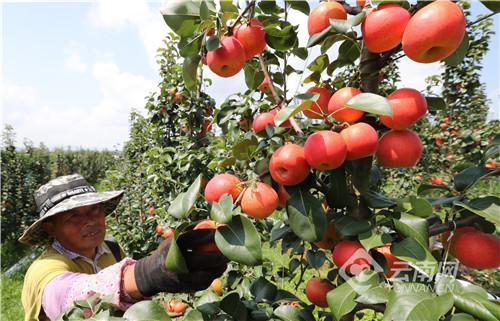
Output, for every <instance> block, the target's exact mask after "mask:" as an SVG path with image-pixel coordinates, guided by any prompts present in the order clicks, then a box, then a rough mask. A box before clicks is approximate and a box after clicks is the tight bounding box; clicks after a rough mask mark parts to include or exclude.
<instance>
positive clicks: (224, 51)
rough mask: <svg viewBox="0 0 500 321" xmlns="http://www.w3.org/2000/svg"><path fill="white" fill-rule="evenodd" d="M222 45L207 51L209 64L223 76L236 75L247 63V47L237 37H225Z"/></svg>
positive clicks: (221, 42) (216, 72)
mask: <svg viewBox="0 0 500 321" xmlns="http://www.w3.org/2000/svg"><path fill="white" fill-rule="evenodd" d="M220 44H221V47H220V48H217V49H215V50H213V51H209V52H208V53H207V65H208V67H209V68H210V70H212V71H213V72H214V73H215V74H217V75H219V76H221V77H231V76H234V75H236V74H237V73H238V72H239V71H240V70H241V69H242V68H243V65H244V64H245V49H244V48H243V46H242V45H241V43H240V42H239V41H238V39H236V38H235V37H223V38H222V39H221V41H220Z"/></svg>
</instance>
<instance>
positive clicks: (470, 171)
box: [453, 166, 490, 192]
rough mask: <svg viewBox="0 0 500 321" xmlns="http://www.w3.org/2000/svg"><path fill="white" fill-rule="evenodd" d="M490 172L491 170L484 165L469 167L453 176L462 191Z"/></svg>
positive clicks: (456, 186) (457, 187) (458, 188)
mask: <svg viewBox="0 0 500 321" xmlns="http://www.w3.org/2000/svg"><path fill="white" fill-rule="evenodd" d="M488 173H490V171H489V170H488V169H487V168H486V167H484V166H477V167H469V168H467V169H465V170H463V171H461V172H460V173H458V174H457V175H455V177H453V184H454V185H455V189H456V190H457V191H459V192H462V191H464V190H466V189H467V188H469V187H471V186H472V185H473V184H474V183H475V182H476V181H478V180H479V179H481V178H482V177H484V176H486V175H488Z"/></svg>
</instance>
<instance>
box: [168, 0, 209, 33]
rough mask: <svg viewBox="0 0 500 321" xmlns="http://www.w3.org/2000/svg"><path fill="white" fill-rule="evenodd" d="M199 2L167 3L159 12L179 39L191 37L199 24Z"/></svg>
mask: <svg viewBox="0 0 500 321" xmlns="http://www.w3.org/2000/svg"><path fill="white" fill-rule="evenodd" d="M200 4H201V1H192V0H191V1H190V0H186V1H168V2H167V4H166V6H165V7H164V8H163V9H162V10H161V14H162V15H163V19H164V20H165V22H166V23H167V25H168V26H169V27H170V29H172V31H173V32H175V33H176V34H178V35H179V36H181V37H185V36H190V35H192V34H193V33H194V32H195V31H196V29H197V27H198V25H199V24H200V22H201V21H200Z"/></svg>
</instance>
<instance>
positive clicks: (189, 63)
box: [182, 55, 201, 90]
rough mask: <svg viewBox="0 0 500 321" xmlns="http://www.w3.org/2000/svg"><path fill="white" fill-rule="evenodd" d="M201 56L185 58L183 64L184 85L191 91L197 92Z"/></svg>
mask: <svg viewBox="0 0 500 321" xmlns="http://www.w3.org/2000/svg"><path fill="white" fill-rule="evenodd" d="M200 60H201V56H199V55H196V56H192V57H187V58H184V62H183V63H182V78H183V79H184V84H185V85H186V88H188V89H189V90H195V89H196V85H197V84H198V65H199V64H200Z"/></svg>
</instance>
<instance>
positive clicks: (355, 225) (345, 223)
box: [335, 216, 371, 237]
mask: <svg viewBox="0 0 500 321" xmlns="http://www.w3.org/2000/svg"><path fill="white" fill-rule="evenodd" d="M370 229H371V225H370V222H369V221H368V220H362V219H357V218H354V217H351V216H342V217H340V218H339V219H337V220H336V221H335V230H336V231H337V234H339V236H341V237H346V236H357V235H359V234H363V233H366V232H368V231H370Z"/></svg>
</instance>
